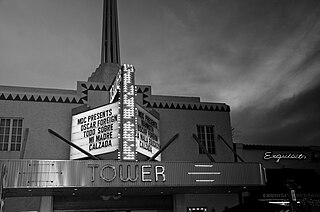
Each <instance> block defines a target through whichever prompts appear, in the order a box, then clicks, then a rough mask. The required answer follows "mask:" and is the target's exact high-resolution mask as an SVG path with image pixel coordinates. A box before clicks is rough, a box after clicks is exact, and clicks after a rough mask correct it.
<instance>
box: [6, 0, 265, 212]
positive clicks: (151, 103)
mask: <svg viewBox="0 0 320 212" xmlns="http://www.w3.org/2000/svg"><path fill="white" fill-rule="evenodd" d="M106 14H109V15H106ZM110 14H111V15H110ZM109 17H112V18H109ZM103 20H104V21H103V22H104V23H103V36H102V38H103V39H102V41H103V45H102V53H101V64H100V65H99V67H98V68H97V69H96V70H95V71H94V72H93V73H92V74H91V76H90V77H89V78H88V80H87V81H77V82H75V84H76V86H75V87H76V89H75V90H63V89H47V88H31V87H17V86H8V85H3V86H0V108H1V110H0V171H1V175H0V177H1V178H0V180H1V183H0V185H1V186H0V195H1V209H2V210H3V211H5V212H9V211H15V212H16V211H41V212H42V211H57V212H58V211H61V212H62V211H179V212H180V211H184V212H186V211H188V212H189V211H190V212H194V211H201V212H202V211H203V212H207V211H212V212H214V211H216V212H218V211H223V210H225V209H226V208H230V207H233V206H236V205H238V204H240V203H241V202H242V199H243V198H242V194H243V193H245V192H250V191H253V190H256V189H259V188H260V187H262V186H264V185H265V173H264V169H263V167H262V165H261V164H260V163H259V162H250V163H247V162H241V163H240V162H237V161H236V159H235V157H234V155H235V151H233V148H232V146H233V141H232V134H231V124H230V107H229V106H228V105H227V104H225V103H210V102H201V100H200V98H199V97H179V96H162V95H153V94H152V87H151V86H149V85H136V84H135V75H136V74H137V75H139V70H135V69H134V67H133V66H132V65H126V64H123V65H121V63H120V52H119V38H118V37H119V36H118V29H117V27H118V23H117V5H116V1H114V0H108V1H105V2H104V19H103ZM75 80H76V79H75Z"/></svg>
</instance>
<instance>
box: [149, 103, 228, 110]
mask: <svg viewBox="0 0 320 212" xmlns="http://www.w3.org/2000/svg"><path fill="white" fill-rule="evenodd" d="M145 106H146V107H147V108H160V109H177V110H198V111H219V112H230V107H229V106H228V105H216V104H205V103H171V102H147V103H146V105H145Z"/></svg>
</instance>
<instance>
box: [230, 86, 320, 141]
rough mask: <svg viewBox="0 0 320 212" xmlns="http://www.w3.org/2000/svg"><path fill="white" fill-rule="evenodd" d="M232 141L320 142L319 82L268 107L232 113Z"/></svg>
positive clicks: (249, 108)
mask: <svg viewBox="0 0 320 212" xmlns="http://www.w3.org/2000/svg"><path fill="white" fill-rule="evenodd" d="M232 117H233V120H234V121H233V124H234V125H233V127H234V128H235V138H234V141H235V142H241V143H259V144H288V145H316V144H319V141H320V82H319V83H318V84H316V85H315V86H314V87H312V88H311V89H309V90H306V91H304V92H302V93H300V94H299V95H296V96H294V97H292V98H290V99H287V100H283V101H282V102H281V103H280V104H279V105H277V106H275V107H273V108H271V109H265V110H264V109H260V108H256V107H255V106H251V107H247V108H246V109H244V110H242V111H237V112H235V113H233V114H232Z"/></svg>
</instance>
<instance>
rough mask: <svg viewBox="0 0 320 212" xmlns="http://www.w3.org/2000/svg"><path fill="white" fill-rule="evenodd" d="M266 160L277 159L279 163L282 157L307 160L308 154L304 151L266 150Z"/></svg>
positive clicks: (264, 157)
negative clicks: (282, 151) (280, 151)
mask: <svg viewBox="0 0 320 212" xmlns="http://www.w3.org/2000/svg"><path fill="white" fill-rule="evenodd" d="M263 159H264V160H270V159H273V160H275V162H276V163H279V162H280V160H281V159H284V160H305V159H307V155H305V154H303V153H272V152H271V151H270V152H265V153H264V156H263Z"/></svg>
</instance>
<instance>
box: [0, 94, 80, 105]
mask: <svg viewBox="0 0 320 212" xmlns="http://www.w3.org/2000/svg"><path fill="white" fill-rule="evenodd" d="M0 100H11V101H28V102H53V103H69V104H83V103H84V102H83V99H82V98H78V97H68V96H67V97H66V96H48V95H31V94H8V93H1V94H0Z"/></svg>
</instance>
